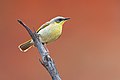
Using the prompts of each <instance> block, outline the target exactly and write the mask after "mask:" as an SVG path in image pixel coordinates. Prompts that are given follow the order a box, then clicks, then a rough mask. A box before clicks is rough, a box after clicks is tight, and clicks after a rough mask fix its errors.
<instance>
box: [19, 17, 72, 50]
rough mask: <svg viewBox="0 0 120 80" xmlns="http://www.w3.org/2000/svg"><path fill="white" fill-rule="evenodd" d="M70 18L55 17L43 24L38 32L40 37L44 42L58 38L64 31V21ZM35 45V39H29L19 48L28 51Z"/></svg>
mask: <svg viewBox="0 0 120 80" xmlns="http://www.w3.org/2000/svg"><path fill="white" fill-rule="evenodd" d="M69 19H70V18H65V17H61V16H58V17H55V18H53V19H51V20H50V21H48V22H46V23H45V24H43V25H42V26H41V27H40V28H39V29H38V30H37V31H36V32H37V33H38V34H39V35H40V37H39V39H40V41H41V42H42V43H43V44H47V43H50V42H53V41H55V40H56V39H58V38H59V37H60V35H61V33H62V26H63V24H64V22H66V21H67V20H69ZM33 45H34V42H33V40H32V39H31V40H28V41H26V42H24V43H22V44H20V45H19V46H18V48H19V49H20V50H21V51H23V52H26V51H27V50H28V49H30V48H31V47H32V46H33Z"/></svg>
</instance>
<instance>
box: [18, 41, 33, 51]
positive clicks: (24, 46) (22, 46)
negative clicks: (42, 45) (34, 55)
mask: <svg viewBox="0 0 120 80" xmlns="http://www.w3.org/2000/svg"><path fill="white" fill-rule="evenodd" d="M32 46H33V42H32V41H31V40H29V41H26V42H24V43H22V44H20V45H19V46H18V48H19V49H20V50H21V51H22V52H26V51H27V50H28V49H30V48H31V47H32Z"/></svg>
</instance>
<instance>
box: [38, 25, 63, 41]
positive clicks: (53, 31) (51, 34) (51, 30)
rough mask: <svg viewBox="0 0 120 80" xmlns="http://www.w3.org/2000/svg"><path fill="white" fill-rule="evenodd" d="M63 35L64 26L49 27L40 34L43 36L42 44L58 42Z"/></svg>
mask: <svg viewBox="0 0 120 80" xmlns="http://www.w3.org/2000/svg"><path fill="white" fill-rule="evenodd" d="M61 33H62V26H59V25H55V26H48V27H46V28H44V29H42V30H40V32H39V33H38V34H40V35H41V38H40V39H41V41H42V42H47V43H49V42H52V41H54V40H56V39H57V38H58V37H59V36H60V35H61Z"/></svg>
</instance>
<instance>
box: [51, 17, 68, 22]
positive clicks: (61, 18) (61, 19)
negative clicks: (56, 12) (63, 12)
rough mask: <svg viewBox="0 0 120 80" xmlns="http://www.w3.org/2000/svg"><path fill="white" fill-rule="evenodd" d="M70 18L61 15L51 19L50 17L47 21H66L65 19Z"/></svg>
mask: <svg viewBox="0 0 120 80" xmlns="http://www.w3.org/2000/svg"><path fill="white" fill-rule="evenodd" d="M69 19H70V18H65V17H62V16H57V17H55V18H53V19H51V20H50V21H49V22H50V23H54V22H57V23H60V22H62V21H66V20H69Z"/></svg>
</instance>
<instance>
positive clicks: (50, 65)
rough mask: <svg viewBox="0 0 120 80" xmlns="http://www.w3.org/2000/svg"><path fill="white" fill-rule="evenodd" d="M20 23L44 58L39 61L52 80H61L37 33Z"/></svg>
mask: <svg viewBox="0 0 120 80" xmlns="http://www.w3.org/2000/svg"><path fill="white" fill-rule="evenodd" d="M18 22H19V23H20V24H21V25H22V26H23V27H24V28H25V29H26V30H27V31H28V33H29V35H30V36H31V38H32V39H33V41H34V44H35V46H36V47H37V48H38V51H39V53H40V55H41V56H42V61H41V60H40V59H39V61H40V63H41V64H42V65H43V66H44V67H45V68H46V70H47V71H48V72H49V74H50V75H51V77H52V80H61V78H60V76H59V74H58V71H57V69H56V67H55V64H54V61H53V60H52V58H51V57H50V55H49V52H48V51H47V49H46V48H45V47H44V45H43V44H42V43H41V41H40V40H39V35H38V34H37V33H36V31H35V32H34V33H33V32H32V31H31V30H30V28H29V27H28V26H27V25H25V24H24V23H23V22H22V21H21V20H18Z"/></svg>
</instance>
